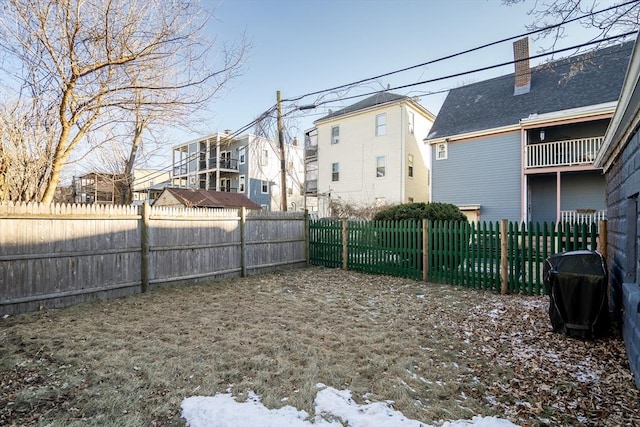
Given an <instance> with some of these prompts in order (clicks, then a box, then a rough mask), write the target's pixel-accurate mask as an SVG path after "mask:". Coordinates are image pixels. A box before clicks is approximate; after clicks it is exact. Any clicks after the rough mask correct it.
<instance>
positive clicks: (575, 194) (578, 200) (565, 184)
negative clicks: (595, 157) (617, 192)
mask: <svg viewBox="0 0 640 427" xmlns="http://www.w3.org/2000/svg"><path fill="white" fill-rule="evenodd" d="M560 190H561V192H562V200H561V205H560V210H575V209H596V210H602V209H606V198H605V181H604V177H603V176H602V173H601V172H600V171H593V172H580V173H572V174H563V175H562V176H561V187H560Z"/></svg>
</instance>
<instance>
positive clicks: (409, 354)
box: [0, 267, 640, 426]
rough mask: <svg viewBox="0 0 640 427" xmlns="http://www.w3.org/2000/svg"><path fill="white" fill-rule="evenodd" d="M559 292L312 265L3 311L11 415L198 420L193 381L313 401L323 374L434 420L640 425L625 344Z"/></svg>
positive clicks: (5, 390)
mask: <svg viewBox="0 0 640 427" xmlns="http://www.w3.org/2000/svg"><path fill="white" fill-rule="evenodd" d="M547 310H548V297H530V296H519V295H498V294H494V293H491V292H485V291H476V290H467V289H462V288H457V287H452V286H447V285H434V284H426V283H423V282H418V281H413V280H409V279H400V278H392V277H384V276H375V275H366V274H359V273H354V272H347V271H342V270H338V269H328V268H320V267H313V268H308V269H302V270H287V271H281V272H276V273H272V274H268V275H263V276H253V277H249V278H239V279H231V280H225V281H220V282H213V283H211V284H208V285H197V286H183V287H174V288H167V289H162V290H158V291H154V292H151V293H148V294H144V295H138V296H133V297H127V298H122V299H117V300H111V301H100V302H96V303H88V304H82V305H78V306H75V307H70V308H66V309H58V310H47V309H45V310H42V311H40V312H37V313H31V314H26V315H20V316H11V317H8V318H5V319H1V320H0V355H1V358H0V425H16V426H17V425H20V426H23V425H47V426H71V425H78V426H80V425H82V426H86V425H95V426H98V425H99V426H105V425H106V426H108V425H114V426H115V425H118V426H140V425H154V426H164V425H184V421H183V419H182V418H181V417H180V403H181V402H182V400H183V399H184V398H186V397H189V396H194V395H214V394H216V393H220V392H232V393H233V394H234V395H237V396H238V398H239V399H242V398H243V396H245V395H246V392H247V391H250V390H251V391H254V392H255V393H257V394H258V395H260V396H261V397H262V402H263V403H264V404H265V405H266V406H267V407H270V408H276V407H280V406H283V405H285V404H286V405H291V406H294V407H296V408H298V409H303V410H306V411H307V412H309V413H313V412H314V411H313V407H312V406H313V399H314V398H315V394H316V392H317V390H318V389H317V386H316V384H317V383H324V384H326V385H327V386H331V387H334V388H337V389H349V390H351V391H352V392H353V396H354V399H355V400H356V401H358V402H359V403H363V402H368V401H370V402H373V401H393V402H394V403H393V407H394V408H395V409H396V410H399V411H401V412H402V413H403V414H404V415H405V416H407V417H408V418H412V419H418V420H421V421H423V422H425V423H428V424H438V423H440V422H442V421H443V420H452V419H453V420H455V419H470V418H471V417H472V416H474V415H476V414H481V415H497V416H500V417H503V418H507V419H509V420H511V421H512V422H514V423H516V424H519V425H547V424H548V425H581V424H582V425H603V426H607V425H608V426H621V425H640V391H639V390H638V389H637V388H636V387H635V385H634V381H633V377H632V374H631V373H630V371H629V368H628V363H627V359H626V355H625V351H624V343H623V342H622V341H621V339H620V337H619V336H618V335H617V334H615V333H613V334H612V335H611V336H610V337H609V338H606V339H598V340H587V341H583V340H576V339H572V338H568V337H566V336H564V335H561V334H554V333H552V332H551V325H550V322H549V317H548V312H547Z"/></svg>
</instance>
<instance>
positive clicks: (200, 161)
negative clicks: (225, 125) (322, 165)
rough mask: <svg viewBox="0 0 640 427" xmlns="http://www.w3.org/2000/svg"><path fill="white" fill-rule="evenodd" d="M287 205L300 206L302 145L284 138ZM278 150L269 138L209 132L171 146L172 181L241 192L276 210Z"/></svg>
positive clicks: (185, 185) (278, 207)
mask: <svg viewBox="0 0 640 427" xmlns="http://www.w3.org/2000/svg"><path fill="white" fill-rule="evenodd" d="M284 152H285V171H286V186H287V210H289V211H293V210H302V209H303V208H304V197H303V181H304V166H303V150H302V147H299V146H297V145H295V144H285V146H284ZM280 177H281V167H280V151H279V147H278V144H277V143H275V142H274V141H271V140H268V139H265V138H262V137H258V136H256V135H251V134H246V135H241V136H233V135H232V134H231V132H225V133H214V134H211V135H208V136H205V137H202V138H198V139H194V140H192V141H188V142H185V143H183V144H180V145H177V146H175V147H173V174H172V186H173V187H176V188H190V189H203V190H215V191H222V192H233V193H242V194H245V195H246V196H247V197H248V198H249V199H251V200H252V201H254V202H256V203H258V204H259V205H260V206H261V207H262V209H266V210H274V211H278V210H281V200H282V199H281V194H282V193H281V184H280V183H281V178H280Z"/></svg>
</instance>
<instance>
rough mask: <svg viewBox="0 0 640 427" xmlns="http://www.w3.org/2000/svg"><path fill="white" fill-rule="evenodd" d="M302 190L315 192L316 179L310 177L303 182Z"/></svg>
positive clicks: (316, 186)
mask: <svg viewBox="0 0 640 427" xmlns="http://www.w3.org/2000/svg"><path fill="white" fill-rule="evenodd" d="M304 191H305V193H306V194H315V193H317V192H318V180H317V179H310V180H307V181H305V183H304Z"/></svg>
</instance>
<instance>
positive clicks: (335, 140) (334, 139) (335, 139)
mask: <svg viewBox="0 0 640 427" xmlns="http://www.w3.org/2000/svg"><path fill="white" fill-rule="evenodd" d="M334 129H338V132H337V133H338V135H336V136H334V135H333V130H334ZM339 142H340V126H339V125H336V126H331V144H338V143H339Z"/></svg>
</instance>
